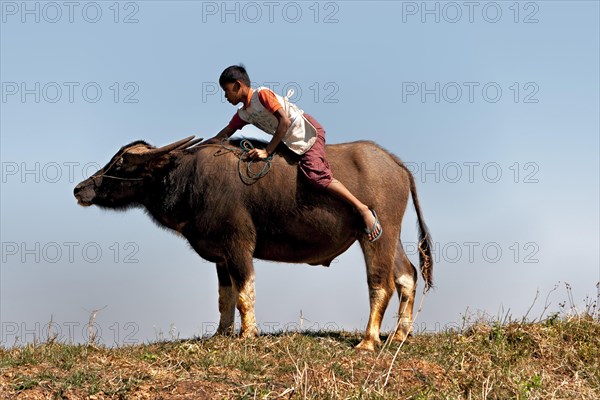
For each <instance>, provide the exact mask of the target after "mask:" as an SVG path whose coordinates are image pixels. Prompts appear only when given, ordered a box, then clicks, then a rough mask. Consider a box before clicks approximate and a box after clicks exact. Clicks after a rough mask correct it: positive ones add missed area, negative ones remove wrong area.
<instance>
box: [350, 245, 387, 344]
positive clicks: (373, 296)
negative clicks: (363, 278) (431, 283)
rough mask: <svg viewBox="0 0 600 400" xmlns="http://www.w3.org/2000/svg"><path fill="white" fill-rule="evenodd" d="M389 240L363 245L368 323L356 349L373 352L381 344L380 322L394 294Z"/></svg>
mask: <svg viewBox="0 0 600 400" xmlns="http://www.w3.org/2000/svg"><path fill="white" fill-rule="evenodd" d="M390 236H391V235H390ZM389 242H390V240H389V239H387V240H386V238H385V237H382V238H381V239H380V240H379V241H378V242H376V243H373V244H370V243H365V244H363V252H364V254H365V262H366V264H367V284H368V286H369V305H370V308H371V311H370V314H369V323H368V324H367V330H366V332H365V336H364V337H363V339H362V341H361V342H360V343H359V344H358V345H357V346H356V348H357V349H360V350H367V351H375V348H376V347H377V346H378V345H379V344H381V339H380V338H379V331H380V329H381V321H382V320H383V315H384V313H385V310H386V308H387V306H388V303H389V301H390V298H391V297H392V294H393V293H394V280H393V271H392V268H393V265H394V253H395V249H394V247H393V246H392V245H391V243H389Z"/></svg>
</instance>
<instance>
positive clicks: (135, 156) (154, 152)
mask: <svg viewBox="0 0 600 400" xmlns="http://www.w3.org/2000/svg"><path fill="white" fill-rule="evenodd" d="M192 139H194V136H188V137H186V138H185V139H181V140H178V141H176V142H173V143H171V144H167V145H166V146H163V147H159V148H157V149H150V150H148V151H144V152H143V153H125V154H124V156H126V157H127V159H128V161H129V162H132V163H134V164H141V163H145V162H147V161H150V160H152V159H153V158H156V157H160V156H162V155H163V154H167V153H169V152H171V151H173V150H175V149H179V148H180V147H182V146H185V147H187V146H186V145H188V143H190V142H195V140H192Z"/></svg>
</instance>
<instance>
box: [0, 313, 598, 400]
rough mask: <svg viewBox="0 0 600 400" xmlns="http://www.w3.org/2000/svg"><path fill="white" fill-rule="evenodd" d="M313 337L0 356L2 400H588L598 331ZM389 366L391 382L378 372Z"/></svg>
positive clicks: (522, 327) (523, 327)
mask: <svg viewBox="0 0 600 400" xmlns="http://www.w3.org/2000/svg"><path fill="white" fill-rule="evenodd" d="M359 340H360V334H358V333H347V332H320V333H302V334H279V335H269V336H261V337H259V338H257V339H248V340H245V339H234V338H223V337H218V338H211V339H202V340H182V341H175V342H161V343H154V344H148V345H140V346H132V347H121V348H115V349H110V348H105V347H96V346H85V345H79V346H73V345H64V344H58V343H46V344H38V345H26V346H23V347H19V348H13V349H0V398H2V399H5V398H6V399H13V398H17V399H47V398H56V399H85V398H89V399H107V398H111V399H112V398H116V399H120V398H122V399H203V398H218V399H221V398H231V399H237V398H252V399H254V398H269V399H271V398H286V399H287V398H292V399H304V398H308V399H337V398H369V399H371V398H374V399H403V398H406V399H408V398H412V399H438V398H440V399H446V398H450V399H462V398H468V399H470V398H472V399H486V398H487V399H527V398H539V399H553V398H560V399H598V398H600V322H599V321H598V319H595V318H592V317H591V316H587V315H586V316H578V317H571V318H563V319H561V318H557V317H553V318H549V319H547V320H545V321H543V322H539V323H515V322H508V323H504V324H501V323H478V324H473V325H471V326H470V327H469V328H468V329H466V330H465V331H463V332H457V331H449V332H444V333H437V334H421V335H415V336H414V337H411V338H410V339H409V340H408V341H407V342H406V343H404V344H403V345H402V347H401V348H400V350H399V352H398V353H397V358H396V359H395V360H394V355H395V353H396V350H397V349H398V346H399V345H398V344H391V345H390V346H389V347H386V348H385V349H384V350H383V351H381V352H380V353H379V354H368V353H363V352H358V351H355V350H354V349H353V348H352V347H353V346H354V345H355V344H357V343H358V341H359ZM390 366H392V368H391V372H390V373H389V374H388V371H389V370H390V369H389V367H390Z"/></svg>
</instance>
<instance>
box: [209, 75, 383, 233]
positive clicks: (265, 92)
mask: <svg viewBox="0 0 600 400" xmlns="http://www.w3.org/2000/svg"><path fill="white" fill-rule="evenodd" d="M219 85H220V86H221V88H222V89H223V91H224V92H225V98H226V99H227V101H229V102H230V103H231V104H233V105H237V104H239V103H242V104H243V106H242V107H241V108H239V109H238V111H237V113H236V114H235V115H234V116H233V118H232V119H231V121H230V122H229V124H228V125H227V126H226V127H225V128H223V129H222V130H221V131H220V132H219V133H218V134H217V135H216V136H215V137H214V138H212V139H211V140H222V139H226V138H228V137H230V136H231V135H233V134H234V133H235V131H236V130H238V129H241V128H242V127H244V126H245V125H247V124H249V123H250V124H253V125H255V126H256V127H258V128H260V129H261V130H263V131H265V132H266V133H268V134H270V135H273V139H271V142H269V144H268V145H267V147H266V148H265V149H252V150H251V151H249V152H248V157H251V158H254V159H265V158H268V157H269V156H270V155H272V154H273V153H274V152H275V149H276V148H277V145H278V144H279V143H280V142H283V143H284V144H285V145H286V146H287V147H288V148H289V149H290V150H291V151H293V152H294V153H296V154H298V155H300V156H301V158H300V161H299V164H298V166H299V168H300V171H302V173H303V174H304V175H305V176H306V178H307V179H308V180H309V181H310V182H311V183H312V184H313V185H314V186H316V187H318V188H322V189H324V190H326V191H328V192H329V193H331V194H333V195H334V196H336V197H338V198H340V199H342V200H344V201H345V202H347V203H348V204H350V205H351V206H352V207H354V209H356V211H357V212H358V213H359V214H360V215H361V216H362V218H363V220H364V223H365V227H367V228H368V229H367V228H365V232H366V233H367V234H368V237H369V241H370V242H374V241H375V240H377V239H379V237H380V236H381V234H382V232H383V229H382V228H381V224H380V223H379V220H378V219H377V214H376V213H375V211H374V210H371V209H370V208H369V207H367V206H366V205H365V204H363V203H362V202H361V201H360V200H358V199H357V198H356V197H354V195H353V194H352V193H350V191H349V190H348V189H347V188H346V187H345V186H344V185H343V184H342V183H341V182H340V181H338V180H337V179H334V178H333V176H332V173H331V169H330V167H329V163H328V162H327V159H326V156H325V130H324V129H323V128H322V127H321V125H320V124H319V123H318V122H317V121H316V120H315V119H314V118H312V117H311V116H310V115H308V114H306V113H305V112H304V111H302V110H301V109H300V108H298V106H296V105H295V104H292V103H290V102H289V101H288V100H287V97H286V98H282V97H281V96H278V95H276V94H275V93H273V92H272V91H271V90H270V89H268V88H262V87H260V88H257V89H256V90H254V89H252V88H251V87H250V78H249V76H248V73H247V72H246V69H245V68H244V67H243V66H242V65H232V66H231V67H228V68H226V69H225V70H224V71H223V73H222V74H221V76H220V77H219Z"/></svg>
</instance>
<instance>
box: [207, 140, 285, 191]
mask: <svg viewBox="0 0 600 400" xmlns="http://www.w3.org/2000/svg"><path fill="white" fill-rule="evenodd" d="M220 146H221V148H223V149H225V150H227V151H229V152H231V153H234V154H236V155H238V152H239V155H238V174H239V175H240V179H241V180H242V182H244V183H245V184H246V185H252V184H254V183H256V181H258V180H259V179H260V178H262V177H264V176H265V175H267V174H268V173H269V171H270V170H271V165H272V163H271V161H272V160H273V154H271V155H270V156H269V157H267V158H265V159H263V160H257V161H260V162H264V165H263V166H262V168H261V169H260V171H258V172H257V173H255V172H254V171H253V170H252V165H254V164H255V163H256V162H257V161H256V160H249V159H248V158H247V154H248V152H249V151H250V150H253V149H254V146H253V145H252V142H250V141H249V140H248V139H243V140H242V141H241V142H240V146H239V147H237V148H236V147H228V146H226V145H225V143H221V145H220ZM219 155H220V154H218V152H217V153H215V156H219ZM244 161H246V168H245V170H246V171H245V173H244V171H243V170H244V168H243V166H242V163H243V162H244Z"/></svg>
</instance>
